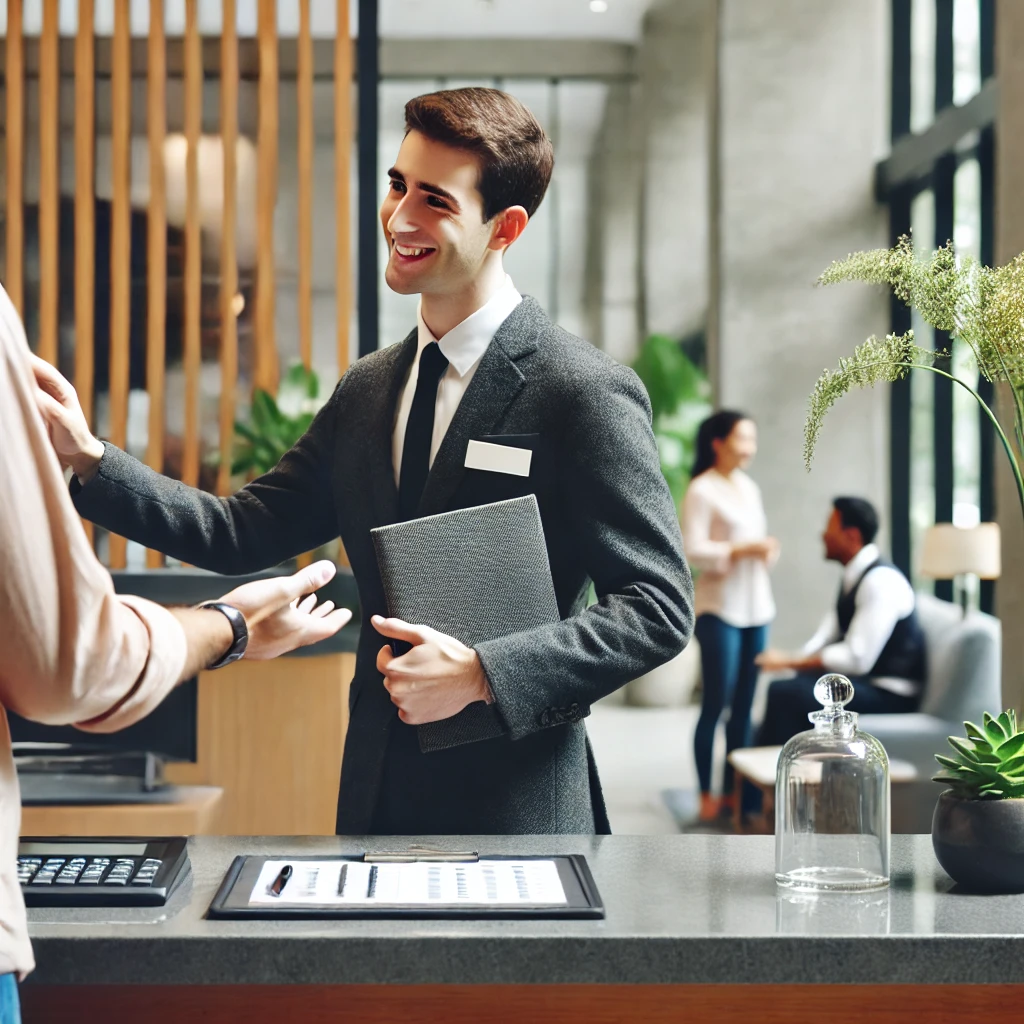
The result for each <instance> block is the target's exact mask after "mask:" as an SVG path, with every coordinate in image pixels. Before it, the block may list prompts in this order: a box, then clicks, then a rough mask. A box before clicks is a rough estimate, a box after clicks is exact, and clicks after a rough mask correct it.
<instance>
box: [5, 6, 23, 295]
mask: <svg viewBox="0 0 1024 1024" xmlns="http://www.w3.org/2000/svg"><path fill="white" fill-rule="evenodd" d="M21 3H22V0H8V3H7V40H6V43H7V69H6V75H5V78H4V84H5V86H6V90H7V125H6V134H7V280H6V281H4V287H5V288H6V290H7V294H8V295H9V296H10V297H11V302H13V303H14V306H15V309H17V310H18V312H19V313H21V314H22V315H24V305H25V275H24V272H23V267H22V263H23V260H24V251H25V212H24V210H23V208H22V205H21V204H22V201H23V195H24V191H23V185H24V149H25V106H24V104H25V49H24V39H23V36H22V29H21V26H22V16H21V15H22V11H21Z"/></svg>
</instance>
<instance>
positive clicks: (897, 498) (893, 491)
mask: <svg viewBox="0 0 1024 1024" xmlns="http://www.w3.org/2000/svg"><path fill="white" fill-rule="evenodd" d="M910 32H911V0H892V55H891V58H892V59H891V76H892V111H891V115H890V135H891V138H892V141H893V142H895V141H896V140H897V139H899V138H901V137H902V136H904V135H908V134H909V133H910V53H911V44H910ZM911 198H912V197H911V193H910V189H909V188H907V187H905V186H904V187H901V188H899V189H897V190H896V191H895V192H893V194H892V195H891V196H890V197H889V244H890V245H895V244H896V242H897V241H898V240H899V237H900V236H901V235H905V234H908V233H909V232H910V201H911ZM889 319H890V323H891V330H892V331H893V332H894V333H895V334H904V333H906V332H907V331H909V330H910V323H911V320H910V309H909V307H908V306H907V305H906V304H905V303H903V302H901V301H900V300H899V299H897V298H896V297H895V296H892V297H891V298H890V301H889ZM889 521H890V523H891V524H892V529H891V531H890V533H891V551H892V559H893V562H894V564H896V565H897V566H899V568H900V569H902V570H903V572H905V573H906V574H907V575H909V574H910V381H909V380H901V381H897V382H896V383H895V384H892V385H891V386H890V389H889Z"/></svg>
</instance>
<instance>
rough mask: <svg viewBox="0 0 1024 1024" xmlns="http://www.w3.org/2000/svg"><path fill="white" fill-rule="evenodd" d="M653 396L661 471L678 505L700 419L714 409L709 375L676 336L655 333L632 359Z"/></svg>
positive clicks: (634, 366) (655, 431) (651, 396)
mask: <svg viewBox="0 0 1024 1024" xmlns="http://www.w3.org/2000/svg"><path fill="white" fill-rule="evenodd" d="M633 369H634V370H635V371H636V373H637V375H638V376H639V377H640V380H641V381H643V385H644V387H645V388H646V389H647V394H648V395H649V396H650V399H651V412H652V415H653V422H654V436H655V438H656V439H657V441H658V453H659V455H660V457H661V471H662V473H663V474H664V476H665V480H666V481H667V482H668V486H669V490H670V491H671V492H672V497H673V498H674V499H675V501H676V504H678V503H679V502H680V501H681V500H682V496H683V491H684V490H686V485H687V483H688V482H689V479H690V466H691V465H692V464H693V456H694V446H695V444H696V440H697V428H698V427H699V426H700V421H701V420H702V419H704V417H705V416H707V415H708V414H709V413H710V412H711V385H710V383H709V381H708V379H707V376H706V375H705V374H704V373H703V372H702V371H701V369H700V368H699V367H698V366H697V365H696V363H694V362H693V360H692V359H690V358H689V357H688V356H687V355H686V353H685V352H684V351H683V348H682V346H681V345H680V343H679V342H678V341H676V340H675V339H673V338H669V337H667V336H666V335H664V334H652V335H651V336H650V337H649V338H648V339H647V340H646V341H645V342H644V345H643V347H642V348H641V350H640V354H639V355H638V356H637V358H636V359H635V360H634V362H633Z"/></svg>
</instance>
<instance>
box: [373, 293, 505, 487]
mask: <svg viewBox="0 0 1024 1024" xmlns="http://www.w3.org/2000/svg"><path fill="white" fill-rule="evenodd" d="M522 301H523V297H522V295H520V294H519V292H517V291H516V288H515V285H514V284H512V278H510V277H509V276H508V275H507V274H506V275H505V282H504V284H503V285H502V286H501V287H500V288H499V289H498V290H497V291H496V292H495V293H494V295H492V296H491V297H490V298H489V299H488V300H487V302H486V303H484V305H482V306H481V307H480V308H479V309H478V310H477V311H476V312H475V313H473V314H471V315H470V316H468V317H466V319H465V320H463V321H462V323H460V324H456V325H455V326H454V327H453V328H452V329H451V330H450V331H449V332H448V333H447V334H446V335H445V336H444V337H443V338H440V339H438V338H435V337H434V335H433V334H431V333H430V328H429V327H427V325H426V324H425V323H424V322H423V308H422V300H421V304H420V311H419V312H418V313H417V322H418V330H419V343H418V347H417V349H416V359H415V360H414V362H413V364H412V366H411V367H410V368H409V374H408V376H407V377H406V379H405V383H404V384H403V385H402V391H401V394H400V395H399V397H398V402H397V403H396V407H395V427H394V432H393V433H392V435H391V459H392V462H393V463H394V467H395V484H396V485H397V484H398V482H399V477H400V475H401V472H402V448H403V446H404V445H405V428H406V426H407V425H408V423H409V412H410V410H411V409H412V400H413V397H414V396H415V394H416V382H417V381H418V380H419V375H420V353H422V352H423V350H424V349H425V348H426V347H427V346H428V345H429V344H430V343H431V342H434V341H436V342H437V344H438V347H439V348H440V349H441V354H442V355H443V356H444V357H445V359H447V360H448V369H447V370H445V371H444V373H443V374H442V375H441V382H440V384H438V387H437V404H436V405H435V406H434V435H433V437H432V438H431V441H430V465H433V464H434V456H435V455H437V450H438V448H440V447H441V442H442V441H443V440H444V435H445V434H446V433H447V432H448V428H449V426H451V422H452V419H453V418H454V416H455V411H456V410H457V409H458V407H459V403H460V402H461V401H462V396H463V395H465V393H466V389H467V388H468V387H469V382H470V381H471V380H472V379H473V375H474V374H475V373H476V368H477V367H478V366H479V365H480V360H481V358H482V357H483V354H484V352H486V351H487V346H488V345H490V343H491V340H492V339H493V338H494V335H495V334H496V333H497V331H498V328H499V327H500V326H501V325H502V324H503V323H504V322H505V321H506V320H507V319H508V317H509V314H511V312H512V310H514V309H515V308H516V306H518V305H519V303H520V302H522Z"/></svg>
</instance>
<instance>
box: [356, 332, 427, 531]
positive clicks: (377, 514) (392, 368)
mask: <svg viewBox="0 0 1024 1024" xmlns="http://www.w3.org/2000/svg"><path fill="white" fill-rule="evenodd" d="M416 345H417V332H416V331H413V332H412V333H411V334H410V335H409V336H408V337H407V338H406V339H405V341H403V342H402V343H401V344H398V345H393V346H392V347H391V349H389V350H388V353H387V355H388V356H390V358H389V359H386V360H385V361H383V362H382V366H381V369H380V373H379V377H378V379H377V381H376V382H375V383H374V386H373V387H372V392H371V394H370V395H368V396H367V397H368V399H369V403H370V405H369V415H368V417H367V437H366V458H367V463H368V467H369V470H368V472H369V477H370V481H371V490H372V493H373V511H374V515H373V525H375V526H387V525H389V524H391V523H394V522H397V521H398V488H397V487H396V486H395V468H394V462H393V460H392V451H391V441H392V436H393V434H394V427H395V406H396V404H397V403H398V394H399V392H400V391H401V388H402V383H403V381H404V380H405V378H406V375H407V374H408V372H409V367H410V366H412V363H413V360H414V359H415V357H416ZM356 443H358V442H356Z"/></svg>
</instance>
